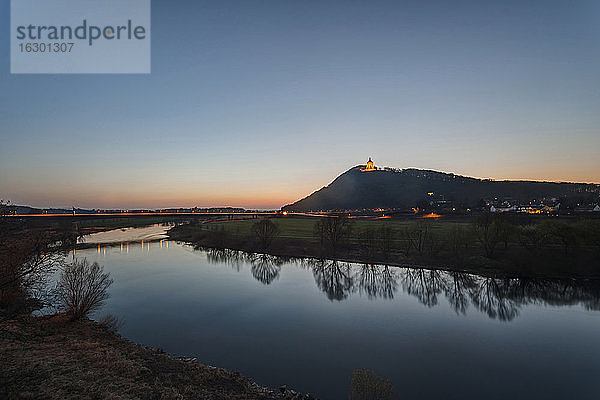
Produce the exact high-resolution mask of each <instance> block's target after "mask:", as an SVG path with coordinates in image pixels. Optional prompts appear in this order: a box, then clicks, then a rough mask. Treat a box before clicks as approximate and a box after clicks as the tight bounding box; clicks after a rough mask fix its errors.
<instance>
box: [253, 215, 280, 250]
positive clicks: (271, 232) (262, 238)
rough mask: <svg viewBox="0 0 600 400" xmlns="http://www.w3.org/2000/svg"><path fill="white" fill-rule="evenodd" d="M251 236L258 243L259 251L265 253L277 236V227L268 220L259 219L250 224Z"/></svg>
mask: <svg viewBox="0 0 600 400" xmlns="http://www.w3.org/2000/svg"><path fill="white" fill-rule="evenodd" d="M252 234H253V235H254V237H255V239H256V241H257V242H258V246H259V250H261V251H265V250H267V249H268V248H269V247H271V244H272V243H273V240H275V238H277V236H279V227H278V226H277V225H276V224H274V223H273V222H272V221H271V220H270V219H268V218H265V219H261V220H260V221H258V222H255V223H254V224H252Z"/></svg>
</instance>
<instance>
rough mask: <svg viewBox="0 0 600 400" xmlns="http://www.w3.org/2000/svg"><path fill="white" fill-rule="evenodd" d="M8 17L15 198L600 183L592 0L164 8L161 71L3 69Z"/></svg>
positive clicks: (221, 199)
mask: <svg viewBox="0 0 600 400" xmlns="http://www.w3.org/2000/svg"><path fill="white" fill-rule="evenodd" d="M224 3H225V4H224ZM0 15H1V17H2V24H0V29H1V32H2V35H0V54H1V56H0V57H2V62H1V63H0V136H1V138H2V146H1V148H0V197H1V198H4V199H9V200H11V201H13V202H14V203H18V204H31V205H35V206H49V205H53V206H71V205H76V206H81V207H163V206H196V205H197V206H209V205H236V206H246V207H279V206H281V205H282V204H285V203H288V202H292V201H295V200H297V199H298V198H300V197H303V196H305V195H307V194H309V193H310V192H312V191H313V190H316V189H318V188H320V187H321V186H324V185H326V184H328V183H329V182H330V181H331V180H332V179H333V178H335V176H337V175H338V174H339V173H341V172H343V171H345V170H347V169H348V168H350V167H352V166H354V165H357V164H360V163H364V162H365V161H366V159H367V158H368V157H369V156H371V157H373V159H374V161H375V162H376V164H378V165H383V166H392V167H400V168H403V167H418V168H428V169H436V170H442V171H447V172H455V173H459V174H464V175H469V176H477V177H491V178H498V179H504V178H510V179H545V180H565V181H587V182H600V173H599V171H600V75H599V72H598V71H600V3H598V2H597V1H574V2H564V1H561V2H553V1H537V2H536V1H531V2H523V1H503V2H496V1H494V2H492V1H490V2H485V1H469V2H466V1H465V2H459V1H457V2H445V1H444V2H442V1H440V2H436V1H431V2H423V1H414V2H411V1H409V2H397V1H393V2H376V1H373V2H366V1H365V2H352V1H349V2H342V1H340V2H328V1H302V2H298V1H271V2H269V1H265V2H262V1H261V2H258V1H256V2H253V1H243V2H233V1H232V2H217V1H215V2H203V1H185V2H184V1H177V2H173V1H171V2H168V1H158V0H153V1H152V33H151V35H152V73H151V74H150V75H11V74H10V71H9V67H10V60H9V1H8V0H0Z"/></svg>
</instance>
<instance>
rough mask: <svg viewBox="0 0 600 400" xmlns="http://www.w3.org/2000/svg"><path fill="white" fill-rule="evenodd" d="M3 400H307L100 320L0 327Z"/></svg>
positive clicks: (56, 319)
mask: <svg viewBox="0 0 600 400" xmlns="http://www.w3.org/2000/svg"><path fill="white" fill-rule="evenodd" d="M0 354H2V361H1V364H2V365H1V368H0V398H3V399H9V400H12V399H15V400H16V399H45V400H52V399H61V400H63V399H143V400H146V399H215V400H221V399H222V400H228V399H248V400H259V399H262V400H271V399H305V398H312V397H303V396H301V395H299V394H294V393H291V391H289V390H288V391H286V393H284V394H282V393H280V392H279V391H274V390H269V389H266V388H263V387H261V386H259V385H257V384H256V383H254V382H253V381H251V380H250V379H248V378H245V377H243V376H241V375H240V374H238V373H235V372H230V371H227V370H224V369H221V368H215V367H211V366H207V365H203V364H200V363H198V362H196V361H195V360H186V359H179V358H175V357H173V356H170V355H168V354H165V353H164V352H162V351H160V350H155V349H151V348H148V347H144V346H141V345H139V344H135V343H132V342H130V341H128V340H125V339H123V338H121V337H120V336H119V335H118V334H116V333H113V332H111V331H110V330H109V329H107V328H106V327H104V326H103V325H101V324H99V323H96V322H94V321H89V320H85V321H77V322H70V321H67V320H66V319H65V318H63V317H61V316H53V317H38V318H36V317H21V318H19V319H16V320H12V321H3V322H0Z"/></svg>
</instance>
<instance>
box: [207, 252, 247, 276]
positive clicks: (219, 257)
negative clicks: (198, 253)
mask: <svg viewBox="0 0 600 400" xmlns="http://www.w3.org/2000/svg"><path fill="white" fill-rule="evenodd" d="M203 250H205V251H206V257H207V258H208V261H210V262H213V263H223V264H227V265H230V266H231V267H232V268H233V269H235V270H236V271H238V272H239V271H240V267H241V264H242V262H243V261H244V260H245V258H246V255H245V253H244V252H242V251H239V250H231V249H212V248H209V249H203Z"/></svg>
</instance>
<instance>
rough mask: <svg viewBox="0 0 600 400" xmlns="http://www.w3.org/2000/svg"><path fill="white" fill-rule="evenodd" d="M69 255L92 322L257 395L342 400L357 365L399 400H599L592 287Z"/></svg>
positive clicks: (224, 257)
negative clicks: (115, 321)
mask: <svg viewBox="0 0 600 400" xmlns="http://www.w3.org/2000/svg"><path fill="white" fill-rule="evenodd" d="M119 232H120V233H117V234H120V235H122V233H123V231H119ZM109 236H110V235H109ZM120 239H122V237H120ZM108 241H110V240H108ZM88 242H89V240H88ZM73 256H74V257H78V258H87V259H88V261H98V262H99V263H100V264H102V265H104V267H105V269H106V270H107V271H109V272H110V274H111V276H112V278H113V279H114V284H113V285H112V287H111V289H110V292H111V298H110V299H109V300H108V302H107V304H106V306H105V307H104V308H103V309H102V311H101V312H100V313H99V316H101V315H102V314H108V313H110V314H114V315H116V316H117V317H119V318H120V319H122V320H123V321H124V324H123V326H122V328H121V329H120V333H121V334H122V335H123V336H124V337H126V338H129V339H131V340H133V341H135V342H138V343H142V344H144V345H148V346H152V347H160V348H163V349H164V350H165V351H167V352H169V353H172V354H174V355H179V356H186V357H197V358H198V360H199V361H201V362H203V363H206V364H210V365H215V366H219V367H224V368H227V369H231V370H236V371H239V372H241V373H242V374H244V375H246V376H249V377H251V378H253V379H254V380H256V381H257V382H259V383H260V384H263V385H266V386H271V387H277V386H279V385H282V384H287V385H288V387H289V388H293V389H296V390H299V391H302V392H311V393H314V394H316V395H317V396H319V397H320V398H321V399H324V400H336V399H347V398H348V394H349V391H350V380H351V376H352V372H353V371H354V370H355V369H358V368H369V369H372V370H374V371H375V372H376V373H377V374H379V375H383V376H385V377H387V378H389V379H390V380H391V381H392V383H393V385H394V387H395V396H394V398H398V399H415V398H421V399H426V398H439V399H482V398H485V399H506V398H512V399H517V398H518V399H528V398H546V399H549V398H552V399H563V398H577V399H597V398H598V396H600V379H598V377H599V376H600V311H599V310H600V283H598V282H593V281H573V280H563V281H557V280H531V279H528V280H518V279H511V280H497V279H490V278H483V277H479V276H476V275H469V274H463V273H448V272H442V271H430V270H414V269H405V268H395V267H390V268H387V267H383V266H369V265H359V264H347V263H339V262H338V263H336V262H332V261H316V260H303V261H289V260H288V261H286V260H282V259H279V258H276V257H271V256H260V255H256V256H248V255H246V254H242V253H237V252H234V251H195V250H193V249H192V248H191V247H190V246H187V245H184V244H179V243H176V242H169V241H166V240H163V241H159V242H150V243H149V242H147V241H145V242H143V243H129V244H128V243H127V242H123V243H119V244H117V245H116V246H115V245H113V246H106V247H105V246H104V245H99V246H98V247H95V248H89V249H85V250H80V251H77V252H76V253H74V254H73V255H72V257H73Z"/></svg>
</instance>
